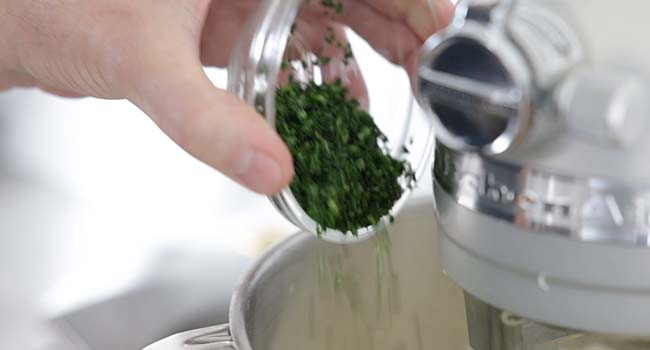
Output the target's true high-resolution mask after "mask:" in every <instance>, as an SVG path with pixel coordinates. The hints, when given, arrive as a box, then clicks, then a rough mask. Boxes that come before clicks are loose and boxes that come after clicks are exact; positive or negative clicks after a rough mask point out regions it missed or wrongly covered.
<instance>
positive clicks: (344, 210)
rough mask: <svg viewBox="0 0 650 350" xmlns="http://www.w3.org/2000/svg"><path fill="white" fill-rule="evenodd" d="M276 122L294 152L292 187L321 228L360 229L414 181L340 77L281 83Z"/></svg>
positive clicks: (377, 217)
mask: <svg viewBox="0 0 650 350" xmlns="http://www.w3.org/2000/svg"><path fill="white" fill-rule="evenodd" d="M276 129H277V130H278V133H279V134H280V136H281V137H282V138H283V139H284V141H285V142H286V144H287V145H288V147H289V150H290V151H291V153H292V155H293V157H294V167H295V170H296V175H295V177H294V180H293V182H292V183H291V190H292V192H293V194H294V196H295V197H296V199H297V200H298V202H299V203H300V205H301V206H302V208H303V209H304V210H305V212H306V213H307V214H308V215H309V216H310V217H311V218H312V219H314V220H315V221H316V222H317V223H318V224H319V232H320V231H321V230H323V229H324V228H332V229H336V230H339V231H341V232H344V233H345V232H351V233H352V234H356V233H357V230H358V229H359V228H364V227H367V226H372V225H375V224H377V223H378V221H379V220H380V219H381V218H382V217H384V216H386V215H389V214H390V210H391V208H392V207H393V205H394V203H395V201H397V200H398V199H399V198H400V197H401V195H402V193H403V192H404V190H405V188H406V187H410V186H411V185H412V183H413V181H414V180H415V175H414V174H413V171H412V170H411V167H410V165H409V164H408V163H407V162H405V161H401V160H396V159H394V158H392V157H391V156H390V155H389V154H388V153H387V150H388V145H387V141H388V140H387V138H386V136H385V135H384V134H383V133H382V132H381V131H380V130H379V128H378V127H377V125H375V122H374V120H373V119H372V117H371V116H370V114H368V112H366V111H365V110H363V109H362V108H360V106H359V103H358V102H357V100H355V99H353V98H350V97H349V96H348V91H347V89H346V88H345V87H343V86H342V85H341V82H340V80H337V81H336V82H334V83H332V84H326V83H324V84H322V85H317V84H316V83H313V82H311V83H308V84H306V85H305V86H303V85H301V84H300V83H298V82H295V81H292V82H291V83H289V85H287V86H284V87H280V88H279V89H278V90H277V96H276ZM402 183H405V184H406V185H402Z"/></svg>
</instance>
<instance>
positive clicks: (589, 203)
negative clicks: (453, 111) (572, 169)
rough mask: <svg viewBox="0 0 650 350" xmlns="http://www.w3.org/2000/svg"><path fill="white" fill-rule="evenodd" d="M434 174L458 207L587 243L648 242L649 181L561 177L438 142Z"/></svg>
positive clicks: (533, 229) (649, 244)
mask: <svg viewBox="0 0 650 350" xmlns="http://www.w3.org/2000/svg"><path fill="white" fill-rule="evenodd" d="M433 176H434V179H435V180H434V181H436V182H437V183H438V184H439V185H440V187H441V188H442V189H443V190H444V191H445V192H447V193H448V194H449V195H450V196H451V197H452V198H454V200H455V201H456V202H457V203H458V204H459V205H461V206H463V207H465V208H467V209H470V210H473V211H476V212H478V213H481V214H483V215H487V216H490V217H493V218H495V219H499V220H502V221H507V222H508V223H510V224H512V225H514V226H516V227H517V228H520V229H526V230H530V231H533V232H537V233H544V234H553V235H558V236H562V237H567V238H571V239H574V240H578V241H585V242H601V243H603V242H604V243H620V244H627V245H635V246H644V247H647V246H650V185H649V184H634V185H631V184H626V183H622V182H615V181H612V180H609V179H605V178H595V177H589V178H586V177H576V176H570V175H564V174H560V173H556V172H553V171H547V170H542V169H536V168H533V167H528V166H519V165H515V164H510V163H506V162H503V161H499V160H495V159H492V158H489V157H482V156H480V155H478V154H476V153H470V152H458V151H454V150H451V149H449V148H447V147H445V146H444V145H442V144H440V143H438V145H437V148H436V157H435V165H434V168H433ZM488 231H489V230H488Z"/></svg>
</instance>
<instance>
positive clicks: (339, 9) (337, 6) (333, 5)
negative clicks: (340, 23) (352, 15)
mask: <svg viewBox="0 0 650 350" xmlns="http://www.w3.org/2000/svg"><path fill="white" fill-rule="evenodd" d="M320 4H321V5H323V7H326V8H330V9H332V10H334V12H336V14H338V15H340V14H342V13H343V2H342V1H334V0H321V2H320Z"/></svg>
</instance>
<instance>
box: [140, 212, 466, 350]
mask: <svg viewBox="0 0 650 350" xmlns="http://www.w3.org/2000/svg"><path fill="white" fill-rule="evenodd" d="M436 236H437V235H436V227H435V221H434V219H433V208H432V204H431V202H430V200H421V201H417V200H416V201H413V202H412V204H411V205H410V206H408V207H407V208H406V209H405V210H404V211H403V212H402V214H401V215H400V216H399V217H398V219H397V221H396V222H395V224H394V225H392V226H390V227H389V228H388V232H387V233H380V234H378V235H377V236H376V237H374V238H373V239H371V240H368V241H364V242H361V243H359V244H354V245H336V244H331V243H327V242H324V241H320V240H318V239H317V238H316V237H314V236H312V235H309V234H304V233H300V234H297V235H295V236H292V237H290V238H289V239H287V240H285V241H283V242H281V243H280V244H278V245H276V246H275V247H273V248H272V249H271V250H269V251H268V252H267V253H266V254H265V255H264V256H262V257H261V258H260V259H259V261H258V262H257V263H256V264H255V265H254V266H253V268H252V269H251V270H250V271H249V273H248V274H247V275H246V276H245V278H244V279H243V282H242V283H241V285H240V287H239V288H238V290H237V291H236V292H235V294H234V296H233V298H232V304H231V309H230V325H221V326H215V327H210V328H206V329H200V330H194V331H190V332H186V333H182V334H178V335H175V336H172V337H169V338H167V339H164V340H162V341H161V342H158V343H156V344H154V345H151V346H149V347H148V348H146V350H175V349H179V350H180V349H184V350H189V349H201V350H208V349H239V350H252V349H255V350H275V349H277V350H280V349H315V350H320V349H341V350H343V349H350V350H352V349H354V350H364V349H373V350H383V349H385V350H389V349H391V350H396V349H438V350H451V349H457V350H458V349H466V348H467V330H466V322H465V311H464V303H463V301H464V300H463V293H462V291H461V289H459V288H458V287H456V286H455V285H454V284H453V283H452V282H451V281H450V280H448V279H447V278H446V277H445V275H444V273H443V271H442V269H441V267H440V265H439V264H438V260H437V254H436V250H437V249H436ZM214 273H215V275H218V271H215V272H214Z"/></svg>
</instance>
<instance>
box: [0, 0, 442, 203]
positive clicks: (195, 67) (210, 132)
mask: <svg viewBox="0 0 650 350" xmlns="http://www.w3.org/2000/svg"><path fill="white" fill-rule="evenodd" d="M258 1H259V0H212V1H210V0H184V1H178V0H138V1H132V0H93V1H88V0H0V33H1V34H0V89H6V88H11V87H21V86H22V87H27V86H36V87H39V88H41V89H43V90H45V91H48V92H51V93H54V94H58V95H61V96H68V97H76V96H93V97H98V98H106V99H122V98H126V99H128V100H130V101H131V102H133V103H134V104H135V105H137V106H138V107H139V108H140V109H142V110H143V111H144V112H145V113H146V114H147V115H149V117H151V119H152V120H153V121H154V122H155V123H156V124H157V125H158V126H159V127H160V128H161V129H162V130H163V131H164V132H165V133H166V134H167V135H169V137H170V138H172V139H173V140H174V141H175V142H176V143H177V144H178V145H180V146H181V147H182V148H183V149H185V150H186V151H187V152H189V153H190V154H192V155H193V156H194V157H196V158H198V159H199V160H201V161H203V162H205V163H207V164H208V165H210V166H212V167H214V168H216V169H218V170H219V171H221V172H223V173H224V174H226V175H227V176H229V177H231V178H233V179H234V180H236V181H238V182H239V183H241V184H243V185H244V186H246V187H248V188H250V189H252V190H254V191H256V192H260V193H266V194H271V193H275V192H278V191H279V190H281V189H282V188H283V187H285V186H286V185H287V184H288V183H289V182H290V181H291V178H292V176H293V165H292V160H291V155H290V154H289V151H288V149H287V148H286V146H285V145H284V143H283V142H282V140H281V139H280V138H279V136H278V135H277V134H276V133H275V131H274V130H273V129H272V128H271V127H270V126H269V125H267V124H266V122H265V121H264V119H263V118H260V117H259V115H257V113H256V112H255V110H254V109H252V108H251V107H250V106H248V105H246V104H245V103H243V102H242V101H240V100H239V99H238V98H236V97H234V96H232V95H230V94H228V93H227V92H225V91H223V90H220V89H217V88H215V87H214V86H213V85H212V83H211V82H210V80H209V79H208V78H207V76H206V75H205V73H204V71H203V66H206V65H207V66H217V67H224V66H225V65H227V61H228V57H229V56H230V52H231V50H232V48H233V46H234V43H235V41H236V39H237V36H238V34H239V32H240V31H241V29H242V27H243V24H244V22H245V20H246V18H247V17H248V15H249V13H250V12H251V11H252V10H253V9H254V7H255V6H256V5H257V2H258ZM311 2H312V4H311V5H309V6H308V8H306V9H305V11H303V13H302V14H301V19H299V22H300V21H305V22H310V21H317V22H319V23H323V24H325V22H331V23H330V24H333V27H334V28H335V30H336V33H337V35H339V36H341V37H343V36H344V34H343V30H342V25H349V26H350V27H351V28H352V29H354V30H355V31H356V32H357V33H359V34H360V35H362V36H363V37H365V38H366V39H367V40H368V42H369V43H370V44H371V45H372V46H373V47H374V48H375V49H376V50H377V51H379V52H380V53H382V54H383V55H384V56H385V57H387V58H388V59H389V60H390V61H392V62H394V63H396V64H401V65H403V66H404V67H406V68H407V69H409V70H410V71H413V69H414V67H415V63H416V60H417V52H418V49H419V47H420V46H421V44H422V42H423V40H425V39H426V38H427V37H428V36H429V35H430V34H432V33H433V32H434V31H435V30H437V29H439V28H441V27H442V26H444V25H446V22H447V20H448V18H449V17H450V15H451V12H452V5H451V3H450V2H449V0H433V7H434V11H435V15H434V12H432V11H431V7H430V6H429V4H428V3H427V0H342V3H343V5H344V7H345V11H344V12H343V13H342V14H340V15H334V16H331V17H328V18H327V19H324V18H323V15H322V13H323V11H322V8H321V7H319V6H320V4H319V3H320V1H316V0H312V1H311ZM328 25H329V24H328ZM299 26H300V24H299ZM300 27H303V26H300ZM309 28H310V26H307V25H305V26H304V29H302V28H300V29H299V30H300V31H304V33H305V35H306V36H307V37H308V38H314V39H313V40H314V41H313V42H314V43H316V40H320V41H322V36H316V35H314V33H313V28H316V27H314V26H311V28H312V29H311V30H312V32H311V33H310V32H309V31H310V29H309ZM319 35H320V34H319ZM310 40H311V39H310ZM342 40H344V38H342ZM314 45H317V44H314ZM312 49H317V48H316V47H315V46H313V47H312ZM357 82H358V83H360V84H362V81H361V80H360V79H359V80H357Z"/></svg>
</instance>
